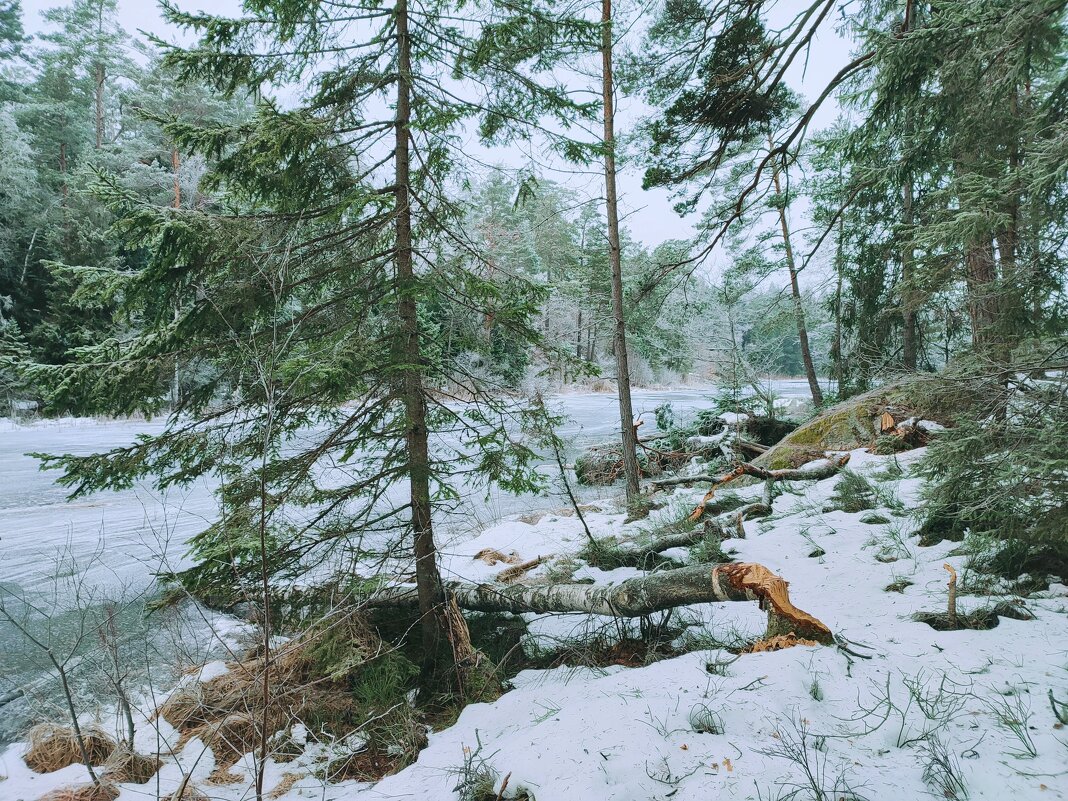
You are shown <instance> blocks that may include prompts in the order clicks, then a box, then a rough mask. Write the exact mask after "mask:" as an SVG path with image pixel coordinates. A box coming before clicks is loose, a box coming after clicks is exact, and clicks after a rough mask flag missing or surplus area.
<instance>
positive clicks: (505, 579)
mask: <svg viewBox="0 0 1068 801" xmlns="http://www.w3.org/2000/svg"><path fill="white" fill-rule="evenodd" d="M547 558H548V557H545V556H539V557H537V558H536V559H531V560H530V561H529V562H523V563H522V564H520V565H512V566H511V567H508V568H505V569H504V570H502V571H501V572H500V573H498V574H497V581H499V582H501V583H502V584H511V583H512V582H513V581H515V580H517V579H519V578H520V577H522V576H523V575H525V574H526V572H527V571H528V570H533V569H534V568H536V567H537V566H538V565H540V564H541V563H542V562H544V561H545V560H546V559H547Z"/></svg>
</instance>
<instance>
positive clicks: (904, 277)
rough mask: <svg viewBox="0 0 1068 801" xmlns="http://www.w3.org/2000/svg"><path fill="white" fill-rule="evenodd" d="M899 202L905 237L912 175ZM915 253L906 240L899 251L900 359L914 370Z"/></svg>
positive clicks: (909, 218)
mask: <svg viewBox="0 0 1068 801" xmlns="http://www.w3.org/2000/svg"><path fill="white" fill-rule="evenodd" d="M901 202H902V208H903V212H904V213H903V215H902V222H903V223H904V224H905V227H906V229H908V230H907V231H906V234H905V236H906V238H908V237H910V236H911V235H912V232H911V228H912V223H913V214H912V177H911V176H910V177H908V178H906V179H905V183H904V185H903V186H902V187H901ZM914 258H915V254H914V253H913V251H912V245H911V244H910V243H909V242H907V241H906V243H905V245H904V247H903V248H902V251H901V286H902V292H901V323H902V331H901V349H902V354H903V355H902V361H903V363H904V367H905V369H906V370H915V369H916V364H917V347H916V295H915V289H914V286H913V285H914V283H915V281H916V276H915V271H914V269H913V261H914Z"/></svg>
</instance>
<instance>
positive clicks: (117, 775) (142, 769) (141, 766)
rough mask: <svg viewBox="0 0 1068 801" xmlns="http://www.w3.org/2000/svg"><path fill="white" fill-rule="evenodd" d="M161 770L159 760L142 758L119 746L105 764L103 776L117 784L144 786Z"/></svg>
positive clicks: (150, 757) (152, 757)
mask: <svg viewBox="0 0 1068 801" xmlns="http://www.w3.org/2000/svg"><path fill="white" fill-rule="evenodd" d="M158 770H159V758H158V757H154V756H142V755H141V754H138V753H137V752H136V751H131V750H130V749H129V748H128V747H127V746H126V745H119V746H118V747H116V748H115V750H114V751H113V752H112V754H111V756H110V757H108V759H107V762H105V763H104V773H103V776H104V778H106V779H107V780H108V781H112V782H115V783H116V784H144V783H145V782H147V781H148V780H149V779H151V778H152V777H153V776H155V775H156V771H158Z"/></svg>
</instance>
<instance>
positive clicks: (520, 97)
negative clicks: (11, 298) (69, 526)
mask: <svg viewBox="0 0 1068 801" xmlns="http://www.w3.org/2000/svg"><path fill="white" fill-rule="evenodd" d="M245 12H246V15H245V16H243V17H241V18H240V19H223V18H220V17H215V16H212V15H208V14H187V13H184V12H181V11H179V10H178V9H176V8H175V7H173V6H167V7H166V14H167V17H168V19H169V20H170V21H171V22H173V23H175V24H177V25H180V26H184V27H188V28H191V29H192V30H194V31H195V32H196V33H197V34H198V36H199V42H198V43H197V45H196V46H195V47H192V48H190V49H181V48H177V47H166V55H165V58H164V65H165V66H166V67H167V68H169V69H173V70H175V71H176V73H177V75H178V77H179V79H180V80H182V81H203V82H205V83H207V84H210V85H212V86H214V87H215V88H216V89H217V90H218V91H220V92H223V93H226V94H229V95H237V94H241V93H245V94H248V95H251V96H253V97H261V98H263V99H262V100H260V102H259V104H258V107H257V109H256V114H255V115H254V117H253V118H252V119H251V120H249V121H247V122H239V123H233V122H226V121H223V122H218V121H212V122H209V123H208V124H204V123H203V122H201V123H195V122H190V121H186V120H182V119H173V120H171V121H170V122H168V123H166V124H165V125H164V131H165V132H166V134H167V136H168V137H170V138H171V139H172V140H173V141H174V142H175V143H177V145H178V147H179V149H180V150H181V151H182V152H183V153H202V154H204V155H205V156H206V157H207V158H208V159H209V160H212V161H213V163H214V166H213V168H212V170H211V172H210V173H209V175H208V176H207V178H206V185H207V186H210V187H215V188H217V189H218V190H219V191H220V192H221V193H222V194H221V195H220V198H219V200H218V202H217V203H216V204H215V205H214V207H212V208H207V209H188V208H177V209H175V208H163V209H161V208H159V207H152V206H148V205H145V204H142V203H138V202H136V200H135V199H134V198H132V197H131V195H130V193H129V192H126V191H121V187H120V186H118V185H117V184H116V183H115V182H114V181H109V182H107V184H106V186H105V189H106V190H108V191H110V193H111V200H112V203H113V204H114V206H115V208H116V210H117V212H118V213H119V215H120V223H119V231H120V232H121V233H122V234H123V236H124V239H125V242H126V244H127V247H129V248H136V249H140V250H142V251H143V252H144V253H145V256H146V260H147V261H146V266H145V267H144V268H143V269H140V270H136V271H132V272H130V273H129V274H127V275H123V276H119V277H117V280H119V281H120V282H121V291H122V296H123V297H124V298H125V299H126V302H127V303H128V304H131V311H132V312H136V313H137V314H138V315H140V316H141V318H142V320H143V326H144V331H143V333H142V334H141V335H140V336H138V337H136V338H134V339H132V340H129V341H111V342H107V343H103V344H101V345H99V346H97V347H96V348H90V349H87V350H86V351H85V352H84V353H83V354H82V355H83V359H82V361H81V362H80V363H79V364H78V365H76V366H72V367H70V368H64V369H60V370H50V371H40V372H39V374H38V375H39V377H40V378H41V379H42V380H48V381H50V383H51V387H52V389H53V394H52V398H53V401H54V402H55V403H57V404H66V405H68V406H71V407H76V408H84V407H91V408H97V409H108V410H110V411H113V412H123V411H131V410H133V409H134V408H141V409H142V410H143V411H145V412H148V413H154V412H158V411H159V410H160V409H161V408H162V404H163V403H164V397H165V393H164V392H163V391H162V387H163V386H164V385H165V382H166V381H167V380H168V378H167V377H168V376H169V375H170V373H171V372H172V371H173V367H174V363H175V361H176V360H177V359H179V358H187V359H190V360H192V362H193V364H191V366H190V369H189V373H190V375H191V376H192V377H195V382H194V381H193V380H192V378H191V379H190V386H189V387H188V388H187V389H186V391H184V392H183V393H182V395H181V397H180V399H179V403H178V406H177V408H176V409H175V411H174V413H173V414H172V415H171V416H170V417H169V418H168V421H169V422H168V426H167V428H166V430H165V431H164V432H163V433H162V434H160V435H158V436H152V437H146V438H144V439H142V440H141V441H140V442H138V443H137V444H135V445H134V446H131V447H129V448H121V449H116V450H114V451H112V452H110V453H108V454H104V455H100V456H94V457H87V458H86V457H69V456H68V457H63V458H61V459H59V460H55V462H54V463H57V464H58V465H59V466H61V467H62V468H64V470H65V477H64V481H65V482H66V483H67V484H68V485H69V486H72V487H73V488H74V490H75V493H76V494H77V493H80V492H85V491H89V490H91V489H98V488H102V487H116V486H125V485H128V484H129V483H130V482H132V481H134V480H136V479H137V478H138V477H141V476H153V477H155V480H156V482H157V483H158V484H159V485H160V486H168V485H170V484H173V483H184V482H188V481H191V480H194V479H195V478H197V477H198V476H202V475H206V474H214V475H216V476H218V477H219V478H220V480H221V488H220V490H219V498H220V506H221V516H220V520H219V521H218V522H217V523H216V524H214V525H212V526H211V527H209V528H208V529H207V530H206V531H205V532H203V533H202V534H200V535H198V536H197V537H196V538H195V539H194V540H193V543H192V554H193V556H194V557H195V558H196V560H197V562H198V564H197V565H196V567H194V568H192V569H191V570H188V571H186V572H184V573H183V574H182V575H181V576H179V577H177V578H179V579H180V580H182V581H183V582H184V583H185V584H186V586H188V587H191V588H193V589H194V590H197V591H200V592H202V593H216V594H220V593H221V594H223V595H224V596H226V597H228V598H230V599H231V601H235V600H239V599H249V598H252V599H256V598H262V595H263V594H267V593H268V592H269V591H270V587H271V586H272V585H273V582H275V581H276V580H278V579H280V578H282V577H286V576H293V575H303V574H305V573H306V572H307V571H308V570H310V569H311V568H312V567H314V566H316V565H328V566H329V568H328V569H327V568H323V569H324V570H326V572H327V573H328V574H329V578H330V579H331V580H334V581H337V582H340V583H341V584H342V585H344V587H345V588H347V589H348V590H350V591H351V590H354V589H360V590H361V591H367V590H368V588H370V587H372V586H373V585H369V584H363V583H361V581H362V579H364V578H371V577H372V575H371V574H373V573H374V572H375V570H377V569H380V568H381V564H382V563H381V560H382V559H383V558H387V559H395V558H401V557H409V558H411V559H412V560H413V561H414V566H415V568H414V569H415V580H416V584H417V586H418V595H419V608H420V622H421V630H422V635H423V636H422V653H423V665H422V668H423V679H424V684H425V685H427V686H432V685H440V683H441V681H442V680H446V681H452V682H454V683H459V682H458V676H459V674H457V673H456V672H455V671H454V670H453V668H452V653H451V650H450V639H449V637H450V628H449V626H450V624H449V618H448V613H447V606H446V603H445V597H444V591H443V585H442V580H441V576H440V573H439V568H438V564H437V552H436V543H435V520H436V519H440V516H441V514H442V513H443V512H446V511H447V510H448V508H450V507H451V506H455V504H456V502H457V501H458V496H457V486H458V483H457V482H466V483H467V484H469V485H471V486H477V484H478V482H489V483H496V484H498V485H500V486H501V487H503V488H504V489H506V490H512V491H519V490H529V489H532V488H535V487H536V486H538V485H539V483H540V479H539V477H538V475H537V474H536V472H534V470H533V465H532V459H533V456H534V454H533V452H532V451H531V450H530V449H529V448H528V447H527V446H526V445H524V444H523V442H521V441H519V440H517V439H516V438H515V437H513V436H510V435H509V434H508V432H507V430H506V428H505V425H506V424H507V423H508V421H509V420H510V419H513V418H514V416H516V415H520V416H521V414H522V407H523V405H522V404H521V403H518V402H516V401H513V400H509V399H508V398H506V397H502V396H501V395H500V394H499V393H496V392H488V391H486V387H485V386H484V385H483V384H482V383H481V382H480V381H478V380H477V379H476V378H475V377H474V376H472V375H470V374H468V373H466V372H465V371H464V370H463V369H462V366H460V365H458V364H457V363H456V361H455V360H453V359H450V358H447V354H446V352H445V350H444V349H443V348H442V347H441V341H440V338H439V335H438V334H439V330H440V329H439V326H440V322H441V319H440V317H435V315H434V313H433V310H434V309H439V310H440V309H441V308H442V307H446V306H452V307H457V308H465V309H468V310H471V311H473V312H474V313H476V314H478V315H479V316H480V317H481V318H482V319H486V318H487V317H491V318H492V326H494V327H495V328H500V329H504V330H507V331H508V332H510V334H511V335H512V336H515V337H519V338H521V339H522V340H524V341H526V342H527V343H529V345H530V346H534V345H537V344H539V343H540V339H539V334H538V331H537V330H536V329H535V328H534V327H533V325H532V324H531V323H532V321H533V319H534V315H535V314H536V312H537V308H538V307H537V304H536V302H535V300H536V297H537V294H536V293H533V292H525V293H523V292H520V293H510V294H509V293H505V292H502V290H501V287H500V285H499V284H498V283H496V282H494V281H492V280H487V277H486V274H485V267H486V261H485V257H484V253H483V251H482V250H481V249H480V248H479V247H478V246H477V243H476V242H474V241H473V239H472V237H470V236H469V235H468V232H467V230H466V227H465V225H464V224H463V223H464V220H465V210H464V209H463V208H462V207H461V206H459V205H458V204H457V203H456V202H455V198H456V197H457V195H458V193H457V192H456V189H455V187H456V186H457V185H458V179H460V178H461V177H462V169H463V162H464V153H463V139H462V133H463V130H464V129H465V128H466V127H467V126H470V125H472V124H475V125H477V129H478V132H479V134H480V135H481V137H482V138H483V139H484V140H486V141H509V140H510V139H512V138H513V137H515V136H531V135H534V134H536V133H537V124H538V123H539V122H540V121H541V120H542V119H544V118H546V117H548V118H552V119H554V120H555V121H556V123H557V124H559V125H564V126H566V125H567V124H569V123H570V122H571V121H572V120H573V119H574V118H575V117H576V116H577V115H585V116H589V115H590V114H592V112H593V109H592V108H587V107H585V106H580V105H576V104H575V103H574V102H573V101H571V100H570V99H569V98H568V97H567V95H566V93H564V92H563V91H562V90H561V88H560V87H558V86H556V85H554V84H552V83H543V82H542V79H543V78H544V75H545V71H546V68H547V67H548V66H549V65H551V64H552V63H553V61H554V59H556V58H557V57H559V55H560V54H566V53H567V52H569V51H570V50H583V49H589V48H590V46H591V45H590V43H591V41H592V36H593V34H594V33H595V32H596V31H595V29H593V28H592V27H591V26H588V25H583V24H581V23H574V22H572V21H570V20H567V19H566V18H565V19H557V18H555V17H554V16H552V15H551V14H550V13H548V12H547V11H546V10H545V9H543V8H540V7H538V6H536V5H533V4H527V3H522V4H514V3H509V4H506V5H491V6H486V7H482V8H478V9H473V8H470V7H468V6H466V5H463V4H459V3H451V2H444V1H443V2H432V3H428V4H422V3H420V4H418V5H409V4H408V3H407V2H406V0H398V2H397V3H396V4H394V5H393V6H390V7H383V6H381V5H379V4H378V3H374V2H368V3H355V4H352V3H350V4H346V5H345V6H327V5H324V4H321V3H318V2H312V0H276V1H274V2H269V1H268V0H256V2H248V3H246V4H245ZM272 83H273V84H276V85H282V84H286V85H290V86H294V87H300V89H299V90H298V91H297V96H296V97H295V98H293V99H291V101H290V102H287V104H286V105H285V106H284V107H283V105H282V104H280V103H278V102H276V101H274V100H272V99H270V98H268V97H265V94H266V91H265V90H266V88H267V87H268V86H269V85H270V84H272ZM542 133H544V135H545V136H546V137H547V140H548V144H549V146H551V147H554V148H558V149H559V150H560V151H561V152H562V153H566V154H568V155H574V154H575V152H576V149H577V148H578V146H577V145H575V144H574V143H573V142H572V141H571V140H570V139H568V138H567V137H565V136H564V135H562V134H561V133H559V129H558V127H550V126H545V128H544V129H543V131H542ZM175 309H179V312H178V315H177V318H175V316H174V310H175ZM450 398H456V399H458V400H463V401H464V402H463V403H462V404H460V405H457V404H456V403H453V402H449V399H450ZM399 490H403V492H404V497H403V498H402V497H400V496H399V495H398V491H399ZM343 557H347V558H343ZM320 578H322V576H320ZM261 589H263V590H264V591H265V592H264V593H263V594H261V592H260V590H261ZM265 614H266V610H265Z"/></svg>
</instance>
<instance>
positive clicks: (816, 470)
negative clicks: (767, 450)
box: [653, 453, 849, 522]
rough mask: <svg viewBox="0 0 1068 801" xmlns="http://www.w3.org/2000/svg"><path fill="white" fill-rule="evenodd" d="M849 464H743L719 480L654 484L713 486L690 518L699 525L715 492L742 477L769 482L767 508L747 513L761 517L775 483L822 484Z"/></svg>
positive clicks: (688, 479) (842, 459) (839, 459)
mask: <svg viewBox="0 0 1068 801" xmlns="http://www.w3.org/2000/svg"><path fill="white" fill-rule="evenodd" d="M848 461H849V454H848V453H847V454H844V455H842V456H839V457H837V458H835V459H826V460H824V463H823V464H815V463H811V462H810V463H809V464H808V465H806V466H805V467H803V468H787V469H784V470H768V469H767V468H766V467H759V466H758V465H755V464H751V463H750V462H742V463H741V464H739V465H737V466H735V467H734V468H733V469H731V470H729V471H728V472H726V473H722V474H721V475H718V476H709V475H703V476H680V477H677V478H667V479H661V480H659V481H654V482H653V486H654V487H657V488H660V487H669V486H673V485H677V484H697V483H703V482H705V481H708V482H711V484H712V487H711V489H709V490H708V492H707V493H705V497H704V498H702V499H701V502H700V503H699V504H698V505H697V507H696V508H695V509H694V510H693V512H692V513H691V514H690V520H692V521H694V522H697V521H698V520H700V519H701V516H702V515H703V514H704V513H705V506H706V505H707V504H708V502H709V501H711V500H712V497H713V496H714V495H715V494H716V490H717V489H719V488H720V487H722V486H723V485H724V484H729V483H730V482H732V481H734V480H735V479H738V478H741V477H742V476H752V477H753V478H760V479H763V480H764V481H765V482H766V485H765V490H764V501H765V502H764V504H761V505H758V504H750V506H751V507H754V508H752V509H748V511H749V513H750V514H753V513H759V512H761V511H764V510H763V508H762V507H763V506H767V507H768V508H767V511H768V512H770V511H771V508H770V494H771V493H770V488H771V485H772V484H773V483H774V482H776V481H820V480H822V479H825V478H830V477H831V476H833V475H834V474H836V473H837V472H838V471H839V470H841V469H842V468H843V467H845V465H846V462H848Z"/></svg>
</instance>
